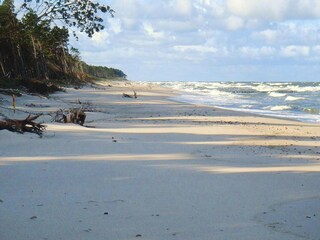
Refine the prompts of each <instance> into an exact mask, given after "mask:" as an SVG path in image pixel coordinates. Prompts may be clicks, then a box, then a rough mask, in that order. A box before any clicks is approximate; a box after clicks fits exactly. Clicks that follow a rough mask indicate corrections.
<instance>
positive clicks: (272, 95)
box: [269, 92, 286, 97]
mask: <svg viewBox="0 0 320 240" xmlns="http://www.w3.org/2000/svg"><path fill="white" fill-rule="evenodd" d="M269 96H270V97H285V96H286V94H285V93H278V92H270V93H269Z"/></svg>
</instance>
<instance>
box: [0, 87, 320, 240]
mask: <svg viewBox="0 0 320 240" xmlns="http://www.w3.org/2000/svg"><path fill="white" fill-rule="evenodd" d="M108 85H109V86H108ZM108 85H105V86H100V87H96V88H88V87H87V88H84V89H80V90H74V89H68V91H67V92H66V93H59V94H54V95H52V96H51V97H50V98H49V99H44V98H38V97H35V96H23V97H21V98H18V99H17V106H18V111H17V112H16V113H15V114H13V113H12V111H11V110H9V109H8V108H9V106H10V97H7V96H4V95H0V107H1V108H0V112H1V114H2V115H5V116H7V117H11V118H24V117H25V116H26V113H25V112H24V111H26V112H33V113H37V112H45V113H48V112H54V111H56V110H57V109H58V108H68V107H78V106H79V104H78V101H80V102H81V103H82V105H85V106H86V107H87V108H90V109H91V110H92V111H91V112H87V122H86V125H88V126H91V128H89V127H81V126H78V125H73V124H58V123H50V122H49V123H47V131H46V133H45V134H44V136H43V138H39V137H37V136H36V135H33V134H24V135H19V134H15V133H10V132H8V131H0V143H1V144H0V239H1V240H13V239H14V240H29V239H30V240H36V239H41V240H44V239H48V240H51V239H52V240H57V239H63V240H79V239H89V240H99V239H110V240H122V239H123V240H124V239H155V240H156V239H159V240H160V239H181V240H182V239H183V240H188V239H190V240H195V239H199V240H205V239H208V240H209V239H210V240H211V239H244V240H248V239H259V240H264V239H281V240H283V239H284V240H285V239H290V240H291V239H317V240H318V239H320V191H319V190H320V142H319V139H320V125H313V124H306V123H301V122H296V121H288V120H281V119H275V118H267V117H260V116H254V115H249V114H247V113H239V112H233V111H226V110H220V109H215V108H211V107H206V106H195V105H190V104H184V103H177V102H174V101H172V100H170V97H171V96H173V95H174V94H177V93H176V92H174V91H172V90H166V89H160V88H158V87H156V86H153V85H139V84H136V83H130V82H125V83H117V82H112V83H109V84H108ZM133 90H135V91H136V92H137V93H138V98H137V99H129V98H123V97H122V93H128V94H132V91H133ZM43 120H44V121H49V120H50V117H49V116H44V117H43ZM93 127H94V128H93Z"/></svg>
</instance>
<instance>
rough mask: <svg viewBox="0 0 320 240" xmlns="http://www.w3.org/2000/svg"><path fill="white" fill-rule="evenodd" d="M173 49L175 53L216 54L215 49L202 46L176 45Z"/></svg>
mask: <svg viewBox="0 0 320 240" xmlns="http://www.w3.org/2000/svg"><path fill="white" fill-rule="evenodd" d="M173 49H174V50H175V51H177V52H199V53H216V52H217V51H218V49H217V48H214V47H209V46H202V45H177V46H174V47H173Z"/></svg>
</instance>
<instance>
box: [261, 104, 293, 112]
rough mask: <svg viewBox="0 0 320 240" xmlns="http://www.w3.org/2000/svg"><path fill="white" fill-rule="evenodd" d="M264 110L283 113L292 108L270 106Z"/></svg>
mask: <svg viewBox="0 0 320 240" xmlns="http://www.w3.org/2000/svg"><path fill="white" fill-rule="evenodd" d="M264 109H268V110H271V111H283V110H289V109H291V107H290V106H287V105H278V106H268V107H265V108H264Z"/></svg>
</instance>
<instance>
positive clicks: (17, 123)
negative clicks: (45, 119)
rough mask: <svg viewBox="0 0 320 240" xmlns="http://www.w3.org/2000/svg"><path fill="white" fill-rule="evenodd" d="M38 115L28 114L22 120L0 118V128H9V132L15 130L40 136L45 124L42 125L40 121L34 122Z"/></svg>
mask: <svg viewBox="0 0 320 240" xmlns="http://www.w3.org/2000/svg"><path fill="white" fill-rule="evenodd" d="M41 115H42V114H40V115H36V116H31V115H29V116H28V117H27V118H26V119H24V120H18V119H4V120H0V130H5V129H6V130H9V131H11V132H17V133H25V132H30V133H35V134H37V135H39V136H40V137H42V133H43V131H44V130H45V128H46V127H45V125H42V124H40V123H36V122H34V120H36V119H37V118H38V117H40V116H41Z"/></svg>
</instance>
